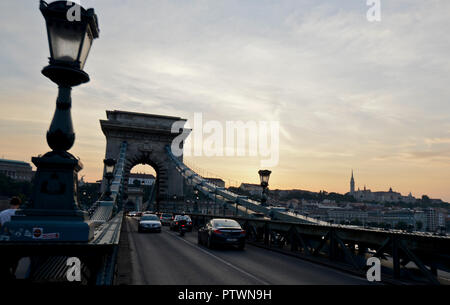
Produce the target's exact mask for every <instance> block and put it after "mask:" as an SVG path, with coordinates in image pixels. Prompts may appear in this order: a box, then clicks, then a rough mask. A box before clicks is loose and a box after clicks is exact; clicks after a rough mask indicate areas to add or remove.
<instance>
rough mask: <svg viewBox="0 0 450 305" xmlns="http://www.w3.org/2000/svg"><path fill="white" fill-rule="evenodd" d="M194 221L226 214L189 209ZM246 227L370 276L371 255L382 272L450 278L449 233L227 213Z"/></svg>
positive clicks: (263, 242)
mask: <svg viewBox="0 0 450 305" xmlns="http://www.w3.org/2000/svg"><path fill="white" fill-rule="evenodd" d="M190 216H191V218H192V220H193V223H194V225H195V226H197V227H199V226H203V225H204V224H205V223H206V222H207V221H209V220H210V219H212V218H223V216H222V215H204V214H195V213H190ZM227 218H230V219H235V220H236V221H238V222H239V223H240V224H241V226H242V227H243V228H244V229H245V230H246V233H247V240H248V241H249V242H250V243H252V244H254V245H257V246H260V247H264V248H267V249H271V250H275V251H279V252H283V253H285V254H289V255H293V256H297V257H300V258H303V259H307V260H310V261H313V262H316V263H322V264H325V265H328V266H332V267H338V268H341V269H344V270H346V271H351V272H353V273H355V274H358V275H361V276H365V275H366V271H367V269H368V266H367V265H366V263H367V259H368V258H369V257H377V258H379V259H380V261H381V263H382V272H383V278H384V279H385V280H386V281H387V282H392V283H398V281H403V280H406V281H412V282H426V283H431V284H440V283H445V284H449V280H448V279H447V278H448V276H449V275H450V238H449V237H444V236H425V235H416V234H407V233H403V232H386V231H379V230H370V229H364V228H361V229H356V228H348V227H343V226H341V227H339V226H333V225H316V224H304V223H298V222H286V221H275V220H267V219H256V218H251V217H235V216H227Z"/></svg>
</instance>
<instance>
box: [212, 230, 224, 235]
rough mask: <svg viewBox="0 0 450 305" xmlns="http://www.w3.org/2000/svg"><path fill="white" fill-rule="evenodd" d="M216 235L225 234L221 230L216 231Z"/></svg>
mask: <svg viewBox="0 0 450 305" xmlns="http://www.w3.org/2000/svg"><path fill="white" fill-rule="evenodd" d="M214 233H216V234H223V232H222V231H220V230H214Z"/></svg>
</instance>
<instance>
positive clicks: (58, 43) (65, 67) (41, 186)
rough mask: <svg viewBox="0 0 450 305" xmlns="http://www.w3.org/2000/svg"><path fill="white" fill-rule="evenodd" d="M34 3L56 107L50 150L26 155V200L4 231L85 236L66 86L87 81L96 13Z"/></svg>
mask: <svg viewBox="0 0 450 305" xmlns="http://www.w3.org/2000/svg"><path fill="white" fill-rule="evenodd" d="M39 8H40V11H41V12H42V15H43V16H44V18H45V22H46V26H47V36H48V42H49V48H50V58H49V65H48V66H46V67H45V68H44V69H43V70H42V74H43V75H45V76H46V77H47V78H49V79H50V80H51V81H52V82H54V83H55V84H57V85H58V97H57V100H56V110H55V113H54V116H53V119H52V122H51V124H50V127H49V129H48V131H47V143H48V145H49V147H50V148H51V149H52V151H51V152H48V153H46V154H45V155H43V156H40V157H33V158H32V161H33V163H34V165H35V166H36V167H37V172H36V176H35V181H34V184H33V192H32V195H31V200H30V204H29V205H28V206H26V207H25V208H24V209H23V210H21V211H19V212H18V215H21V216H17V217H13V219H12V221H11V222H10V224H9V232H10V233H11V236H12V239H13V240H41V239H53V240H63V241H88V240H90V239H91V238H92V237H93V225H92V224H90V223H88V222H86V220H87V219H88V214H87V213H86V212H85V211H82V210H81V209H80V207H79V204H78V201H77V196H76V193H77V184H78V183H77V180H78V178H77V175H78V172H79V171H80V170H81V169H82V168H83V165H82V163H81V162H80V160H79V159H77V158H75V157H74V156H73V155H72V154H70V153H69V152H67V151H68V150H69V149H70V148H71V147H72V146H73V144H74V142H75V133H74V130H73V125H72V118H71V113H70V108H71V106H72V105H71V104H72V100H71V90H72V87H74V86H78V85H80V84H83V83H86V82H88V81H89V75H88V74H87V73H86V72H84V71H83V68H84V65H85V63H86V59H87V56H88V54H89V50H90V48H91V45H92V42H93V40H94V39H95V38H98V36H99V28H98V21H97V16H96V14H95V13H94V10H93V9H88V10H86V9H84V8H83V7H81V6H79V5H78V4H76V3H74V2H68V1H56V2H52V3H50V4H47V3H46V2H45V1H42V0H41V1H40V7H39ZM74 12H75V16H73V13H74ZM23 216H25V217H23ZM22 232H24V233H22ZM34 233H36V234H34Z"/></svg>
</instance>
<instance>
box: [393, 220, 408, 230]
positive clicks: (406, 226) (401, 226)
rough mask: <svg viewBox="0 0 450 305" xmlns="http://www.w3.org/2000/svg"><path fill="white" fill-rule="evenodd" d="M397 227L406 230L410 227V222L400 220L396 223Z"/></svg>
mask: <svg viewBox="0 0 450 305" xmlns="http://www.w3.org/2000/svg"><path fill="white" fill-rule="evenodd" d="M395 228H396V229H398V230H406V229H407V228H408V224H407V223H406V222H404V221H399V222H398V223H397V224H396V225H395Z"/></svg>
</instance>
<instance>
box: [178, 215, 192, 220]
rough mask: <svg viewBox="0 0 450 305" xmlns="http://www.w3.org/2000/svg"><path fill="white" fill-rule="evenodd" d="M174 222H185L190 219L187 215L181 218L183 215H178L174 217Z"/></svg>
mask: <svg viewBox="0 0 450 305" xmlns="http://www.w3.org/2000/svg"><path fill="white" fill-rule="evenodd" d="M176 220H186V221H191V218H190V217H189V216H187V215H185V216H183V215H178V216H177V217H176Z"/></svg>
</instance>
